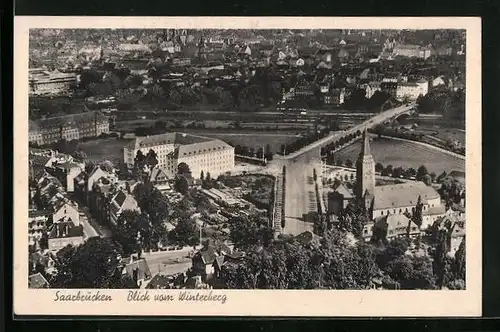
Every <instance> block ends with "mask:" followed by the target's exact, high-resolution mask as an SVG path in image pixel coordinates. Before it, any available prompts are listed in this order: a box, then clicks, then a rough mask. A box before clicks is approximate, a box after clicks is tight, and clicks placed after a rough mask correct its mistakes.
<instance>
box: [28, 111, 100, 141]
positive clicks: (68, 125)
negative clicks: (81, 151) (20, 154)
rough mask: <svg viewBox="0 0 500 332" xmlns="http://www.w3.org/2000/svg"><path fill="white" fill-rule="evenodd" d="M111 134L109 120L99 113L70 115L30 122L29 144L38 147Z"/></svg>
mask: <svg viewBox="0 0 500 332" xmlns="http://www.w3.org/2000/svg"><path fill="white" fill-rule="evenodd" d="M103 133H105V134H108V133H109V119H108V117H107V116H105V115H104V114H102V113H101V112H99V111H93V112H85V113H79V114H70V115H64V116H58V117H51V118H46V119H43V120H38V121H30V122H29V142H30V143H36V144H38V145H44V144H51V143H55V142H57V141H59V140H67V141H71V140H74V139H76V140H78V139H80V138H84V137H97V136H99V135H101V134H103Z"/></svg>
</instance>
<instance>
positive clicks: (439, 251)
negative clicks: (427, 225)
mask: <svg viewBox="0 0 500 332" xmlns="http://www.w3.org/2000/svg"><path fill="white" fill-rule="evenodd" d="M448 251H449V245H448V234H447V230H446V229H442V230H439V231H438V238H437V245H436V248H435V251H434V255H433V256H434V257H433V258H434V260H433V267H434V273H435V275H436V284H437V286H438V287H439V288H441V287H443V286H444V285H445V283H446V280H445V276H446V254H447V253H448Z"/></svg>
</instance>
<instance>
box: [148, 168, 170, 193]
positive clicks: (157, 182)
mask: <svg viewBox="0 0 500 332" xmlns="http://www.w3.org/2000/svg"><path fill="white" fill-rule="evenodd" d="M149 181H150V182H151V183H152V184H153V185H154V186H155V187H156V188H158V190H170V189H171V186H170V184H169V178H168V175H167V172H166V171H165V170H164V169H162V168H161V167H155V168H153V170H152V171H151V175H150V176H149Z"/></svg>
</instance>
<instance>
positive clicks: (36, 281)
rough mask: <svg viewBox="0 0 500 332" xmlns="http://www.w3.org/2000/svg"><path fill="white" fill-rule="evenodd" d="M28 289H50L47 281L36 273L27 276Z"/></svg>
mask: <svg viewBox="0 0 500 332" xmlns="http://www.w3.org/2000/svg"><path fill="white" fill-rule="evenodd" d="M28 288H50V284H49V282H48V281H47V279H45V277H44V276H43V275H42V274H41V273H40V272H38V273H35V274H32V275H30V276H28Z"/></svg>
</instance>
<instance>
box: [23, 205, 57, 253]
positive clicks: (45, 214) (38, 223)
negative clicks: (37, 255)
mask: <svg viewBox="0 0 500 332" xmlns="http://www.w3.org/2000/svg"><path fill="white" fill-rule="evenodd" d="M49 220H50V221H52V213H51V212H50V211H39V210H30V211H29V212H28V244H29V245H35V244H36V243H38V241H40V239H41V238H42V236H43V234H45V233H46V232H47V224H48V223H49Z"/></svg>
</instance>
